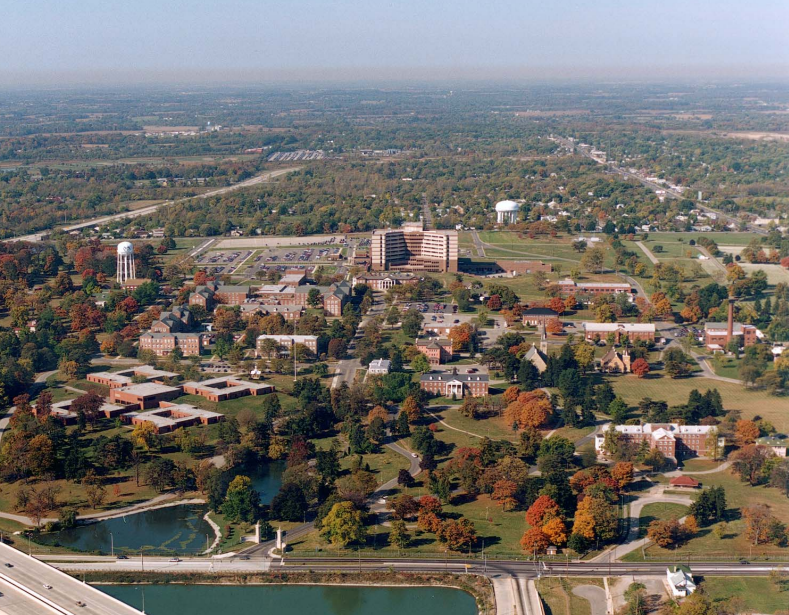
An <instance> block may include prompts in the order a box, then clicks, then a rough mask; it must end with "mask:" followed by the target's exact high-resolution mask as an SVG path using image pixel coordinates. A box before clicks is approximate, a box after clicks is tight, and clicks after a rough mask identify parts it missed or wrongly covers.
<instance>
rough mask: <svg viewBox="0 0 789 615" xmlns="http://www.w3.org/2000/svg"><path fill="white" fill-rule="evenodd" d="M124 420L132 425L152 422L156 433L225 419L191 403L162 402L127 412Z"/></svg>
mask: <svg viewBox="0 0 789 615" xmlns="http://www.w3.org/2000/svg"><path fill="white" fill-rule="evenodd" d="M121 418H122V420H123V421H125V422H127V423H130V424H132V425H139V424H141V423H150V424H151V425H153V426H154V428H155V429H156V433H159V434H162V433H170V432H171V431H175V430H176V429H178V428H180V427H192V426H193V425H211V424H213V423H218V422H220V421H223V420H224V419H225V417H224V415H222V414H219V413H218V412H211V411H210V410H203V409H202V408H196V407H195V406H190V405H189V404H169V403H162V404H161V405H160V406H159V407H158V408H155V409H153V410H147V411H141V412H127V413H125V414H123V415H122V416H121Z"/></svg>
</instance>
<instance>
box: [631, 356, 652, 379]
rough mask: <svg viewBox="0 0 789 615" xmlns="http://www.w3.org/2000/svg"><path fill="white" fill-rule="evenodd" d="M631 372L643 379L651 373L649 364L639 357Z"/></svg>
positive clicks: (632, 365) (634, 362)
mask: <svg viewBox="0 0 789 615" xmlns="http://www.w3.org/2000/svg"><path fill="white" fill-rule="evenodd" d="M630 371H631V372H633V373H634V374H635V375H636V376H638V377H639V378H643V377H644V376H646V375H647V374H648V373H649V362H648V361H646V360H645V359H642V358H640V357H639V358H638V359H636V360H635V361H633V363H632V364H631V365H630Z"/></svg>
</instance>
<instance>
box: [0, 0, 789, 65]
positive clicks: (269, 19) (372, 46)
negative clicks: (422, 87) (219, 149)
mask: <svg viewBox="0 0 789 615" xmlns="http://www.w3.org/2000/svg"><path fill="white" fill-rule="evenodd" d="M787 66H789V0H651V1H649V2H647V1H646V0H627V1H625V0H575V1H573V0H542V1H536V0H520V1H514V0H487V1H485V0H381V1H377V0H214V1H209V0H3V1H2V2H0V73H3V74H4V76H5V78H6V80H7V79H8V76H9V75H19V76H20V79H23V80H25V79H34V78H35V77H36V76H37V75H51V74H52V73H58V74H60V75H62V76H63V78H65V77H66V76H67V75H71V76H72V77H73V76H74V75H90V74H93V75H95V76H98V75H107V74H117V75H123V74H138V75H144V74H145V73H150V74H152V75H153V74H158V75H162V74H172V73H173V72H177V71H184V73H185V74H186V73H188V74H199V73H200V72H204V73H205V75H211V76H213V77H216V76H221V75H223V74H227V75H228V76H232V77H238V76H243V75H244V74H245V73H246V74H250V75H279V76H284V75H288V74H294V75H295V74H305V75H306V74H315V75H332V74H338V75H340V74H347V75H355V76H356V75H358V76H364V75H372V76H374V75H375V74H376V70H378V71H380V69H384V71H383V72H378V74H385V73H386V71H387V70H394V71H400V72H401V73H405V74H407V73H408V70H409V69H412V70H413V72H414V74H429V73H430V72H431V70H433V71H434V72H435V73H437V74H440V73H441V70H449V71H450V72H451V73H462V72H463V71H470V72H473V71H474V70H477V71H480V69H485V68H488V67H490V68H494V69H498V70H497V71H494V72H495V73H497V74H506V73H507V72H508V71H512V73H513V74H516V73H518V72H519V71H520V72H523V73H529V72H536V73H540V71H542V72H546V70H547V69H557V70H558V72H559V73H567V74H570V73H572V74H583V72H584V70H585V69H587V68H589V69H595V70H598V71H599V70H601V69H606V70H609V69H610V70H611V71H612V72H616V70H621V69H638V70H641V71H642V72H645V73H646V72H648V71H646V70H644V69H648V68H652V67H663V68H666V67H668V68H669V69H670V70H668V71H667V72H668V74H672V72H673V71H674V70H675V69H676V70H677V71H678V72H682V71H689V70H690V71H691V72H698V68H699V67H716V68H718V69H720V68H723V69H727V70H732V67H733V69H734V70H733V72H735V73H736V72H739V73H741V74H743V73H744V74H747V73H748V72H750V67H754V68H760V69H762V70H766V71H768V72H769V71H772V72H773V73H775V74H780V73H781V72H782V70H783V71H785V70H786V67H787ZM434 69H441V70H437V71H435V70H434ZM694 69H695V70H694ZM225 71H228V72H227V73H225ZM482 72H484V71H482ZM548 73H550V70H547V73H546V74H548ZM783 74H786V72H783Z"/></svg>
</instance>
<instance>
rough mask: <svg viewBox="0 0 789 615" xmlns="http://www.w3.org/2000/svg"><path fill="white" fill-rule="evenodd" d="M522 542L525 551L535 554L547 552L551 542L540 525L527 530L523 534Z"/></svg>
mask: <svg viewBox="0 0 789 615" xmlns="http://www.w3.org/2000/svg"><path fill="white" fill-rule="evenodd" d="M520 543H521V547H522V548H523V550H524V551H526V552H527V553H531V554H535V555H539V554H541V553H545V551H546V549H547V548H548V547H549V546H550V544H551V543H550V540H549V539H548V536H546V535H545V533H544V532H543V531H542V529H541V528H539V527H532V528H529V529H528V530H526V531H525V532H524V534H523V536H521V540H520Z"/></svg>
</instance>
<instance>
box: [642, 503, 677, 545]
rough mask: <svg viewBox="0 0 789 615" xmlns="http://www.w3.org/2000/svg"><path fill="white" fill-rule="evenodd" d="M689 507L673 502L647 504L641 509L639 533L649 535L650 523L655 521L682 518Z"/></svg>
mask: <svg viewBox="0 0 789 615" xmlns="http://www.w3.org/2000/svg"><path fill="white" fill-rule="evenodd" d="M687 510H688V507H687V506H683V505H682V504H672V503H670V502H657V503H655V504H647V505H646V506H644V508H642V509H641V516H640V517H639V519H638V530H639V531H638V535H639V536H640V537H644V536H646V535H647V530H648V529H649V524H650V523H652V522H653V521H668V520H669V519H680V518H682V517H684V516H685V513H686V512H687Z"/></svg>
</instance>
